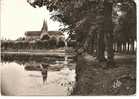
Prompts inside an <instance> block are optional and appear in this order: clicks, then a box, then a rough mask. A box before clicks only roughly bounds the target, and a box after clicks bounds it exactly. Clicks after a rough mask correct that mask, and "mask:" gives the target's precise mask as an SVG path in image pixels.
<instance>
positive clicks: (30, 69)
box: [1, 58, 75, 95]
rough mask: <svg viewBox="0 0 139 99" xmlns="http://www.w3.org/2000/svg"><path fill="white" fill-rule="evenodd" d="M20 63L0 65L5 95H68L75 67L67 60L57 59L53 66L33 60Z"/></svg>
mask: <svg viewBox="0 0 139 99" xmlns="http://www.w3.org/2000/svg"><path fill="white" fill-rule="evenodd" d="M39 60H41V59H39ZM50 60H51V59H50ZM2 61H3V60H2ZM22 61H24V60H21V61H19V60H18V62H17V60H14V61H11V62H8V63H7V61H3V63H1V67H2V77H1V78H2V92H3V93H4V94H5V95H70V93H71V91H72V88H73V86H74V83H75V65H74V64H73V63H70V62H69V61H68V59H67V58H66V62H65V60H64V61H61V60H59V59H57V60H55V61H57V63H55V64H54V62H53V63H52V61H51V62H49V61H47V62H46V61H44V62H42V61H35V60H29V61H27V62H26V61H24V64H22ZM58 61H59V62H58ZM5 62H6V63H5ZM19 63H20V64H19ZM13 86H14V87H13Z"/></svg>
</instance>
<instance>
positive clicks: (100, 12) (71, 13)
mask: <svg viewBox="0 0 139 99" xmlns="http://www.w3.org/2000/svg"><path fill="white" fill-rule="evenodd" d="M28 2H29V0H28ZM105 2H107V4H108V3H109V4H110V3H111V5H112V4H117V3H119V2H120V3H125V4H129V3H131V2H133V0H70V1H68V0H35V1H34V2H29V3H30V4H31V5H32V6H33V7H36V6H39V7H41V6H44V5H45V6H47V9H48V10H49V11H53V12H54V14H53V16H52V17H51V18H52V19H53V20H57V21H59V22H61V23H63V24H64V25H66V26H67V27H66V29H63V30H67V31H69V33H70V34H72V33H73V32H75V33H76V35H77V42H78V48H79V49H80V48H83V50H84V51H85V52H87V49H88V48H89V47H90V45H89V43H90V42H92V39H93V38H94V35H97V38H98V39H97V40H98V42H97V59H98V60H99V61H101V60H104V50H105V44H104V43H105V42H104V37H105V34H104V32H106V31H104V23H106V22H104V19H110V21H109V24H111V23H112V22H111V18H110V17H109V18H106V16H104V15H105V14H106V15H107V14H108V13H109V14H108V15H110V16H111V14H112V11H104V10H105V8H104V6H105V5H104V4H106V3H105ZM105 7H107V5H106V6H105ZM110 7H111V8H110V9H112V7H113V6H110ZM106 12H107V13H106ZM104 17H105V18H104ZM105 21H106V20H105ZM109 26H110V25H109ZM111 32H112V30H111ZM107 37H109V40H110V39H111V37H112V34H111V33H110V32H109V33H108V36H107ZM111 41H112V39H111ZM108 45H109V46H108V47H109V48H108V49H109V50H108V53H109V54H108V56H109V58H112V57H113V53H112V52H113V51H112V44H108ZM110 46H111V47H110ZM110 49H111V50H110Z"/></svg>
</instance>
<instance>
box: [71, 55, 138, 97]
mask: <svg viewBox="0 0 139 99" xmlns="http://www.w3.org/2000/svg"><path fill="white" fill-rule="evenodd" d="M135 93H136V57H135V56H129V55H128V56H116V57H115V66H111V67H107V64H106V63H105V62H104V63H99V62H97V61H96V60H95V58H94V57H92V56H89V55H80V56H78V58H77V66H76V85H75V88H74V91H73V93H72V95H133V94H135Z"/></svg>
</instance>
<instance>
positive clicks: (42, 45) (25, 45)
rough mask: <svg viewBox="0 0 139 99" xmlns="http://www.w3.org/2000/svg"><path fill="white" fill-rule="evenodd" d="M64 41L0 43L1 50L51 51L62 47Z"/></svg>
mask: <svg viewBox="0 0 139 99" xmlns="http://www.w3.org/2000/svg"><path fill="white" fill-rule="evenodd" d="M64 46H65V42H64V40H59V41H57V40H56V39H53V38H52V39H50V40H37V41H26V40H23V41H12V40H5V41H1V50H12V49H14V50H20V49H52V48H60V47H64Z"/></svg>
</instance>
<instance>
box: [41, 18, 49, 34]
mask: <svg viewBox="0 0 139 99" xmlns="http://www.w3.org/2000/svg"><path fill="white" fill-rule="evenodd" d="M41 31H42V32H47V31H48V26H47V22H46V21H45V20H44V21H43V26H42V29H41Z"/></svg>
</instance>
